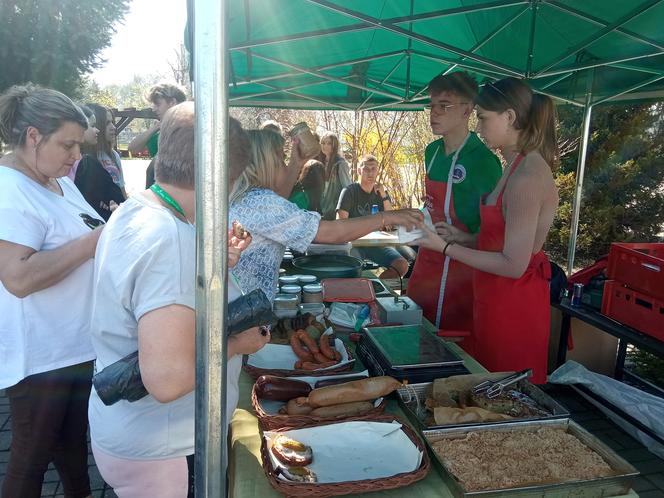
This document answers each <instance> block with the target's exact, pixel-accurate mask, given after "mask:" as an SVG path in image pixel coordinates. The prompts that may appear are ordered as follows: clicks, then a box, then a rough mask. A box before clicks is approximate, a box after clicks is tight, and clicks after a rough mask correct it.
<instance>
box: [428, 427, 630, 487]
mask: <svg viewBox="0 0 664 498" xmlns="http://www.w3.org/2000/svg"><path fill="white" fill-rule="evenodd" d="M542 427H548V428H564V429H566V431H567V432H568V433H570V434H572V435H574V436H576V437H577V438H578V439H579V440H580V441H581V442H582V443H583V444H585V445H586V446H588V447H589V448H590V449H592V450H593V451H595V452H596V453H598V454H599V455H600V456H601V457H602V458H604V460H605V461H606V463H608V464H609V465H610V466H611V468H612V469H614V470H615V472H616V473H615V475H613V476H608V477H598V478H596V479H587V480H581V481H567V482H561V483H546V484H541V485H537V486H524V487H520V488H505V489H490V490H483V491H466V490H465V489H464V487H463V486H462V485H461V483H460V482H459V481H458V480H457V479H456V477H454V475H453V474H452V473H451V472H449V471H448V470H447V467H445V464H444V463H443V462H442V461H441V460H440V458H439V457H438V455H437V454H436V453H435V452H434V451H433V448H432V446H431V444H432V443H434V442H436V441H440V440H441V439H445V438H455V437H460V436H464V435H465V434H467V433H468V432H475V431H477V432H488V431H511V432H515V431H535V430H537V429H540V428H542ZM422 435H423V436H424V439H425V441H426V442H427V445H428V446H429V449H430V452H431V454H432V457H433V461H434V464H435V465H436V466H437V467H438V469H439V470H440V471H441V473H442V475H443V478H444V479H445V481H446V483H447V484H448V486H449V488H450V490H451V491H452V495H453V496H455V497H456V498H470V497H476V498H494V497H500V498H505V497H508V496H509V497H512V496H517V497H520V498H524V497H527V496H532V497H546V498H604V497H608V496H619V495H624V494H627V493H628V492H629V490H630V489H631V487H632V480H633V479H634V477H636V476H637V475H639V472H638V471H637V470H636V469H635V468H634V467H633V466H632V465H630V464H629V463H627V462H626V461H625V460H623V459H622V458H621V457H619V456H618V455H617V454H616V453H615V452H614V451H613V450H612V449H611V448H609V447H608V446H606V445H605V444H604V443H602V442H601V441H600V440H599V439H597V438H596V437H595V436H593V435H592V434H590V433H589V432H587V431H586V430H585V429H583V428H582V427H581V426H579V425H578V424H577V423H575V422H574V421H572V420H570V419H568V418H567V419H557V420H541V421H536V422H517V423H500V424H493V425H486V424H484V425H475V426H468V427H455V428H448V429H436V430H426V431H423V432H422Z"/></svg>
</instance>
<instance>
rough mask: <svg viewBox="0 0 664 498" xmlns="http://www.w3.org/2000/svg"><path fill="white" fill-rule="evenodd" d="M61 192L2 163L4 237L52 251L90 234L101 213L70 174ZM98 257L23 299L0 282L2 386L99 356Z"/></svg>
mask: <svg viewBox="0 0 664 498" xmlns="http://www.w3.org/2000/svg"><path fill="white" fill-rule="evenodd" d="M58 184H59V185H60V188H61V189H62V192H63V195H62V196H60V195H58V194H56V193H54V192H51V191H50V190H48V189H46V188H45V187H43V186H42V185H39V184H38V183H37V182H35V181H33V180H31V179H30V178H28V177H27V176H25V175H24V174H23V173H20V172H19V171H16V170H14V169H11V168H8V167H5V166H0V240H5V241H8V242H13V243H15V244H21V245H24V246H27V247H31V248H32V249H34V250H36V251H48V250H52V249H57V248H58V247H60V246H62V245H64V244H66V243H68V242H70V241H72V240H74V239H76V238H78V237H80V236H82V235H85V234H86V233H89V232H90V230H91V229H90V227H88V226H87V225H86V224H85V222H84V221H83V218H82V217H81V216H80V215H81V214H85V215H86V216H89V217H91V218H94V219H96V220H99V215H98V214H97V213H96V212H95V210H94V209H92V207H90V205H89V204H88V203H87V202H85V199H84V198H83V196H82V195H81V193H80V192H79V191H78V189H77V188H76V186H75V185H74V183H73V182H72V181H71V180H69V178H66V177H63V178H59V179H58ZM92 272H93V262H92V259H90V260H88V261H86V262H85V263H83V264H82V265H81V266H79V267H78V268H76V269H75V270H74V271H72V272H71V273H70V274H69V275H67V276H66V277H65V278H64V279H62V280H61V281H60V282H58V283H57V284H55V285H52V286H51V287H49V288H47V289H44V290H41V291H38V292H34V293H32V294H30V295H29V296H26V297H24V298H22V299H20V298H18V297H16V296H14V295H13V294H10V293H9V292H8V291H7V289H5V287H4V286H3V285H2V283H0V317H2V318H1V319H0V388H5V387H10V386H13V385H14V384H16V383H18V382H20V381H21V380H22V379H24V378H25V377H27V376H29V375H34V374H37V373H42V372H48V371H51V370H56V369H58V368H63V367H67V366H71V365H77V364H79V363H83V362H86V361H90V360H93V359H94V352H93V350H92V345H91V343H90V330H89V325H90V309H91V297H92Z"/></svg>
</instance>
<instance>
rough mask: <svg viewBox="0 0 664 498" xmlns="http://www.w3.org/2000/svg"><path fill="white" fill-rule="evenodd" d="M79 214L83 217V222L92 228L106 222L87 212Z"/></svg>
mask: <svg viewBox="0 0 664 498" xmlns="http://www.w3.org/2000/svg"><path fill="white" fill-rule="evenodd" d="M79 216H80V217H81V218H82V219H83V223H85V224H86V225H87V226H88V228H91V229H93V230H94V229H95V228H97V227H100V226H102V225H104V224H105V223H104V222H103V221H102V220H99V219H97V218H93V217H92V216H90V215H89V214H87V213H79Z"/></svg>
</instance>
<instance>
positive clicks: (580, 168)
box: [567, 74, 594, 276]
mask: <svg viewBox="0 0 664 498" xmlns="http://www.w3.org/2000/svg"><path fill="white" fill-rule="evenodd" d="M593 76H594V74H591V75H590V76H589V79H590V81H591V83H590V85H592V80H593ZM590 85H589V88H588V91H587V92H586V103H585V107H584V110H583V131H582V135H581V148H580V150H579V162H578V164H577V167H576V187H575V189H574V201H573V204H572V226H571V227H570V230H569V244H568V246H567V275H568V276H569V275H571V274H572V271H573V268H574V255H575V253H576V235H577V232H578V230H579V212H580V211H581V195H582V193H583V177H584V175H585V170H586V156H587V155H588V140H589V138H590V117H591V115H592V108H593V105H592V103H591V102H592V87H591V86H590Z"/></svg>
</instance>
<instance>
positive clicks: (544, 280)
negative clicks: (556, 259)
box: [473, 155, 551, 384]
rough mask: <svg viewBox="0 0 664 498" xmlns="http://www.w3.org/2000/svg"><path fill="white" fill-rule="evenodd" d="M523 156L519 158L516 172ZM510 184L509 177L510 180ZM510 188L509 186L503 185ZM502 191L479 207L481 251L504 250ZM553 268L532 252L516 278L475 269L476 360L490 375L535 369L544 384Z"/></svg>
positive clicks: (534, 378) (537, 379)
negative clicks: (489, 201)
mask: <svg viewBox="0 0 664 498" xmlns="http://www.w3.org/2000/svg"><path fill="white" fill-rule="evenodd" d="M522 159H523V156H521V155H519V157H517V158H516V160H515V163H514V166H513V167H512V171H511V172H510V173H509V175H510V176H511V175H512V173H513V172H514V171H515V170H516V168H517V167H518V166H519V163H521V160H522ZM508 180H509V176H508ZM505 184H507V182H505ZM504 190H505V187H504V186H503V190H501V192H500V194H499V195H498V199H497V201H496V205H495V206H486V205H484V203H482V205H481V206H480V219H481V224H480V233H479V236H478V239H477V248H478V249H479V250H480V251H493V252H497V251H502V250H503V246H504V242H505V219H504V217H503V192H504ZM550 279H551V266H550V265H549V260H548V258H547V257H546V255H545V254H544V252H543V251H540V252H538V253H537V254H533V255H532V257H531V258H530V263H529V264H528V268H527V269H526V271H525V273H524V274H523V275H522V276H521V277H520V278H518V279H514V278H508V277H501V276H498V275H493V274H491V273H485V272H482V271H479V270H475V271H474V275H473V286H474V291H475V303H474V308H473V314H474V323H475V329H474V331H475V341H476V343H475V358H476V359H477V361H479V362H480V363H481V364H482V365H483V366H484V367H485V368H487V369H488V370H489V371H491V372H504V371H511V370H514V371H518V370H523V369H526V368H532V369H533V376H532V377H531V381H532V382H534V383H536V384H543V383H545V382H546V370H547V361H548V351H549V333H550V327H551V325H550V321H549V320H550V313H551V310H550V307H549V280H550Z"/></svg>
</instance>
